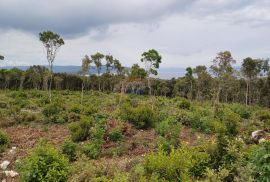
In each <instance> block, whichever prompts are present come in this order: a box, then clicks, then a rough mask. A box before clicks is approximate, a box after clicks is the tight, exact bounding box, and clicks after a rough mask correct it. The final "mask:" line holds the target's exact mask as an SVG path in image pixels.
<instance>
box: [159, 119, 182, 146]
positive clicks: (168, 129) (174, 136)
mask: <svg viewBox="0 0 270 182" xmlns="http://www.w3.org/2000/svg"><path fill="white" fill-rule="evenodd" d="M180 130H181V124H180V123H179V122H177V120H176V119H175V118H174V117H169V118H167V119H165V120H163V121H161V122H160V123H158V124H157V126H156V132H157V133H158V134H160V135H161V136H162V137H165V138H166V140H168V142H169V143H170V145H173V146H176V145H177V144H178V138H179V135H180ZM166 145H167V144H166Z"/></svg>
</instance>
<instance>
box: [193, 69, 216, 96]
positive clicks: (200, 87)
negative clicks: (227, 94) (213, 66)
mask: <svg viewBox="0 0 270 182" xmlns="http://www.w3.org/2000/svg"><path fill="white" fill-rule="evenodd" d="M193 72H194V73H195V75H196V77H197V80H196V89H197V94H196V99H197V100H202V99H210V98H211V92H210V90H211V88H212V77H211V75H210V74H209V73H208V72H207V68H206V66H202V65H199V66H196V67H195V68H194V69H193Z"/></svg>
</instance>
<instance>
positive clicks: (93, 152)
mask: <svg viewBox="0 0 270 182" xmlns="http://www.w3.org/2000/svg"><path fill="white" fill-rule="evenodd" d="M100 152H101V144H100V143H98V142H88V143H87V144H85V145H84V146H83V153H84V154H85V155H86V156H87V157H89V158H90V159H97V158H98V156H99V154H100Z"/></svg>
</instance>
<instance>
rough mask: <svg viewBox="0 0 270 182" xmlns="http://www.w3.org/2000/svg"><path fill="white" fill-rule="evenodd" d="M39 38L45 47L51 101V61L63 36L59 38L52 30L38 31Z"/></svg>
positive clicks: (61, 43) (52, 61)
mask: <svg viewBox="0 0 270 182" xmlns="http://www.w3.org/2000/svg"><path fill="white" fill-rule="evenodd" d="M39 40H40V41H41V42H42V43H43V45H44V47H45V49H46V55H47V61H48V63H49V70H50V84H49V91H48V95H49V98H50V102H51V101H52V94H51V90H52V81H53V63H54V60H55V57H56V53H57V51H58V50H59V48H60V47H61V46H62V45H64V44H65V42H64V40H63V38H61V37H60V36H59V35H58V34H57V33H54V32H52V31H44V32H42V33H39Z"/></svg>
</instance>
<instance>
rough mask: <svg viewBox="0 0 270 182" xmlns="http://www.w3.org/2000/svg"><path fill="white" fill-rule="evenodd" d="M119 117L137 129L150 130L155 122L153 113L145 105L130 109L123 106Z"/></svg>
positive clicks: (128, 106) (130, 107)
mask: <svg viewBox="0 0 270 182" xmlns="http://www.w3.org/2000/svg"><path fill="white" fill-rule="evenodd" d="M121 117H122V119H124V120H126V121H129V122H131V123H132V124H134V125H135V126H136V127H137V128H139V129H147V128H150V127H152V126H153V124H154V123H155V121H156V115H155V112H154V111H153V110H152V109H151V108H150V107H149V106H147V105H141V106H138V107H132V106H130V105H128V104H125V105H124V106H123V107H122V109H121Z"/></svg>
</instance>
